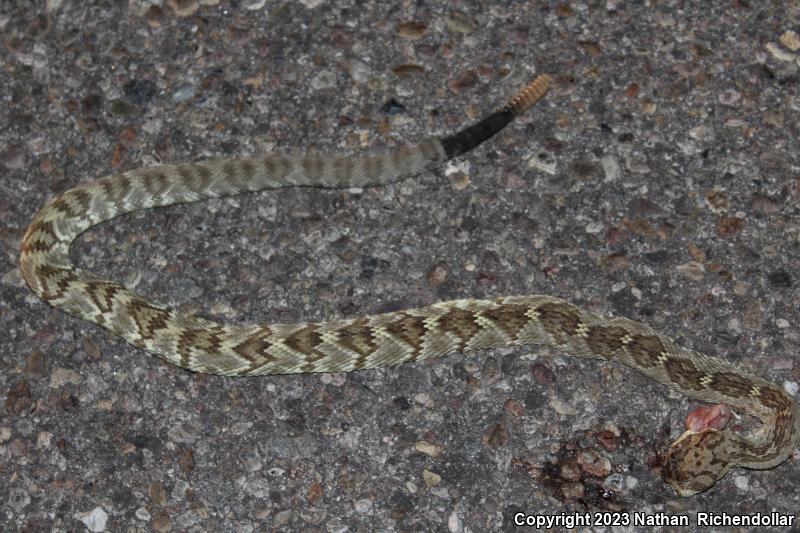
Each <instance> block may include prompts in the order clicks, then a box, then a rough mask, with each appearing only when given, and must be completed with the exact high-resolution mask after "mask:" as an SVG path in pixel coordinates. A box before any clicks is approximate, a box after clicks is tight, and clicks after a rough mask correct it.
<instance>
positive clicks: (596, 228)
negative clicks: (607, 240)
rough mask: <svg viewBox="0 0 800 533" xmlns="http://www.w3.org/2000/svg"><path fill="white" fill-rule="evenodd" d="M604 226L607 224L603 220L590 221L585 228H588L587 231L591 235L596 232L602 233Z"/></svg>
mask: <svg viewBox="0 0 800 533" xmlns="http://www.w3.org/2000/svg"><path fill="white" fill-rule="evenodd" d="M604 227H605V225H604V224H603V223H602V222H589V223H588V224H586V226H585V227H584V230H586V233H588V234H590V235H596V234H598V233H600V232H601V231H603V228H604Z"/></svg>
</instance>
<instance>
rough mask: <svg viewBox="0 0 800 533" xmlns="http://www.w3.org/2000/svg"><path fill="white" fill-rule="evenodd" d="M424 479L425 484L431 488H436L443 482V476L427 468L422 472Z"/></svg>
mask: <svg viewBox="0 0 800 533" xmlns="http://www.w3.org/2000/svg"><path fill="white" fill-rule="evenodd" d="M422 479H423V480H424V481H425V484H426V485H427V486H429V487H435V486H436V485H438V484H439V483H441V482H442V476H440V475H439V474H437V473H436V472H431V471H430V470H428V469H427V468H425V469H424V470H423V471H422Z"/></svg>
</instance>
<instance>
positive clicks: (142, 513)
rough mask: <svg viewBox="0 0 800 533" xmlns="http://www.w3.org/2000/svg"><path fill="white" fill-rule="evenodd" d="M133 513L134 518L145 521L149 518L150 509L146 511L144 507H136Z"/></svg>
mask: <svg viewBox="0 0 800 533" xmlns="http://www.w3.org/2000/svg"><path fill="white" fill-rule="evenodd" d="M134 514H135V515H136V518H138V519H139V520H144V521H145V522H147V521H149V520H150V511H148V510H147V509H145V508H144V507H139V508H138V509H136V513H134Z"/></svg>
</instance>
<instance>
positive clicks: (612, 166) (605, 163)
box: [600, 155, 622, 182]
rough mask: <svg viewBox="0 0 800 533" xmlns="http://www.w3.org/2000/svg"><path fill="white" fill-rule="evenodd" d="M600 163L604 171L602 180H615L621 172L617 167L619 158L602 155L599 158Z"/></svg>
mask: <svg viewBox="0 0 800 533" xmlns="http://www.w3.org/2000/svg"><path fill="white" fill-rule="evenodd" d="M600 165H601V166H602V167H603V172H604V173H605V180H604V181H607V182H608V181H617V180H618V179H619V178H620V176H621V175H622V173H621V172H620V168H619V159H617V158H616V157H615V156H613V155H604V156H603V157H601V158H600Z"/></svg>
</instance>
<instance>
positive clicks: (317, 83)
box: [311, 69, 336, 91]
mask: <svg viewBox="0 0 800 533" xmlns="http://www.w3.org/2000/svg"><path fill="white" fill-rule="evenodd" d="M334 85H336V73H335V72H334V71H332V70H330V69H325V70H321V71H319V73H317V75H316V76H314V77H313V78H311V88H312V89H314V90H317V91H318V90H320V89H330V88H331V87H333V86H334Z"/></svg>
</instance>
